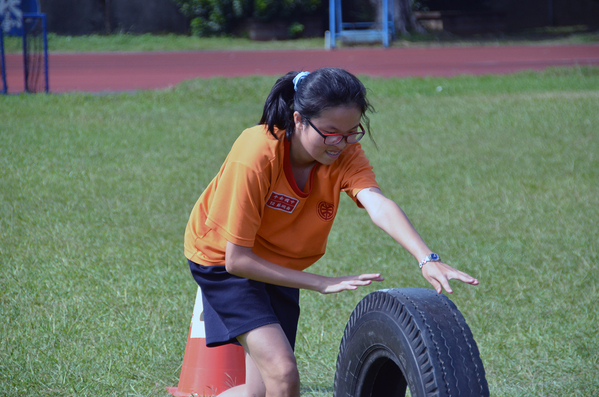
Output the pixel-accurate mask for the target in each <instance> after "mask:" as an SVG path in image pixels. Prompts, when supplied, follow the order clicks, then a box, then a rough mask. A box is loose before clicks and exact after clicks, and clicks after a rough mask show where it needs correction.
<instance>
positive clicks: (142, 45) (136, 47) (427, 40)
mask: <svg viewBox="0 0 599 397" xmlns="http://www.w3.org/2000/svg"><path fill="white" fill-rule="evenodd" d="M598 42H599V31H589V30H587V28H586V27H584V26H583V27H577V26H574V27H566V28H561V29H558V28H556V29H536V30H530V31H525V32H520V33H517V34H487V35H475V36H470V37H459V36H455V35H451V34H447V33H443V32H441V33H427V34H413V35H410V36H403V37H399V38H398V39H397V40H395V41H393V42H392V43H391V46H393V47H414V46H455V45H459V46H464V45H468V46H470V45H490V46H493V45H538V44H544V45H556V44H562V45H564V44H590V43H598ZM338 46H339V47H340V48H343V47H344V45H343V43H339V44H338ZM373 46H375V47H381V44H380V43H377V44H373ZM48 48H49V50H50V52H57V53H60V52H112V51H200V50H232V51H235V50H305V49H322V48H324V37H320V38H304V39H295V40H283V41H253V40H250V39H247V38H234V37H195V36H186V35H177V34H163V35H154V34H149V33H148V34H139V35H135V34H127V33H124V34H122V33H121V34H112V35H89V36H61V35H57V34H54V33H50V34H49V35H48ZM5 51H6V53H20V52H21V51H22V41H21V39H20V38H18V37H5Z"/></svg>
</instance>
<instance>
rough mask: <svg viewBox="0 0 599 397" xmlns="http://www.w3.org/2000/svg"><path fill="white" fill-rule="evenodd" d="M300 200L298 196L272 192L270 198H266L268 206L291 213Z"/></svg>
mask: <svg viewBox="0 0 599 397" xmlns="http://www.w3.org/2000/svg"><path fill="white" fill-rule="evenodd" d="M298 202H299V200H298V199H296V198H293V197H289V196H285V195H284V194H281V193H277V192H272V193H271V194H270V197H269V198H268V200H266V206H267V207H270V208H272V209H275V210H279V211H285V212H287V213H289V214H291V213H292V212H293V210H294V209H295V207H297V203H298Z"/></svg>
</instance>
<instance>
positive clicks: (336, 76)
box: [260, 68, 373, 140]
mask: <svg viewBox="0 0 599 397" xmlns="http://www.w3.org/2000/svg"><path fill="white" fill-rule="evenodd" d="M299 73H300V72H289V73H287V74H286V75H285V76H283V77H281V78H279V79H278V80H277V82H276V83H275V84H274V86H273V87H272V90H271V91H270V94H268V98H266V102H265V103H264V110H263V112H262V118H261V119H260V124H264V125H266V126H267V128H268V131H269V132H270V133H271V134H272V135H273V136H274V137H275V138H277V136H276V134H275V127H276V128H278V129H281V130H285V136H286V137H287V139H288V140H290V139H291V136H292V135H293V132H294V130H295V123H294V121H293V113H294V112H295V111H297V112H299V113H300V114H301V115H302V120H305V119H308V120H310V119H313V118H318V116H320V113H321V112H322V111H323V110H325V109H330V108H333V107H337V106H356V107H357V108H358V109H360V112H361V113H362V124H363V125H364V127H365V128H366V131H367V132H368V134H369V136H370V121H369V119H368V116H367V115H366V112H367V111H373V108H372V105H370V103H369V102H368V99H367V98H366V88H365V87H364V85H363V84H362V82H361V81H360V80H359V79H358V78H357V77H356V76H354V75H353V74H351V73H349V72H347V71H346V70H343V69H338V68H322V69H317V70H315V71H314V72H312V73H309V74H308V73H306V72H301V73H302V75H301V76H298V74H299ZM296 76H297V77H298V79H297V80H296V82H295V83H294V81H293V80H294V78H295V77H296ZM296 89H297V90H296ZM370 137H371V139H372V136H370ZM277 139H279V138H277Z"/></svg>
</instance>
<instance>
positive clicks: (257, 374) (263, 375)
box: [219, 324, 300, 397]
mask: <svg viewBox="0 0 599 397" xmlns="http://www.w3.org/2000/svg"><path fill="white" fill-rule="evenodd" d="M237 339H238V340H239V342H240V343H241V344H242V346H243V347H244V349H245V351H246V384H245V385H240V386H237V387H234V388H232V389H229V390H227V391H225V392H224V393H222V394H220V395H219V397H238V396H239V397H264V396H266V397H299V395H300V392H299V388H300V381H299V373H298V371H297V363H296V361H295V356H294V354H293V349H291V346H290V345H289V341H288V340H287V337H286V336H285V333H284V332H283V330H282V329H281V326H280V325H279V324H269V325H265V326H263V327H259V328H256V329H254V330H252V331H250V332H248V333H246V334H243V335H241V336H239V337H238V338H237Z"/></svg>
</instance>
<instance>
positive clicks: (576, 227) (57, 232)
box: [0, 68, 599, 397]
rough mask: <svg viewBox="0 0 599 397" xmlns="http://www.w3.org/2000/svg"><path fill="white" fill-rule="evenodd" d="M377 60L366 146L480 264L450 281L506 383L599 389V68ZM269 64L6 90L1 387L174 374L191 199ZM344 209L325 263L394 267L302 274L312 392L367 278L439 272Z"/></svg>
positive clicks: (264, 81) (115, 386)
mask: <svg viewBox="0 0 599 397" xmlns="http://www.w3.org/2000/svg"><path fill="white" fill-rule="evenodd" d="M363 81H364V82H365V84H366V85H367V87H368V88H369V91H370V97H371V100H372V102H373V104H374V105H375V107H376V109H377V113H375V114H373V115H372V117H371V119H372V126H373V132H374V136H375V139H376V141H377V143H378V145H379V148H380V149H379V150H378V151H377V150H376V149H375V148H374V145H373V144H372V143H370V142H368V140H366V143H365V144H364V147H365V150H366V151H367V154H368V155H369V157H370V159H371V162H372V164H373V166H374V168H375V171H376V173H377V178H378V181H379V183H380V184H381V186H382V188H383V190H384V191H385V192H386V194H387V195H388V196H390V197H392V198H393V199H395V200H396V201H397V202H398V203H399V204H400V205H401V206H402V208H403V209H404V210H405V211H406V212H407V214H408V215H409V216H410V218H411V220H412V222H413V223H414V224H415V226H416V227H417V229H418V230H419V231H420V233H421V234H422V236H423V237H424V238H425V240H426V241H427V242H428V244H429V245H430V247H431V248H433V249H435V250H436V251H437V252H439V253H440V254H441V255H442V257H443V258H444V259H446V260H447V261H448V262H449V263H451V264H452V265H454V266H457V267H458V268H460V269H463V270H465V271H467V272H469V273H471V274H472V275H474V276H476V277H478V278H479V279H480V281H481V284H480V286H478V287H471V286H466V285H460V284H458V283H455V282H454V283H453V284H452V285H453V287H454V290H455V292H454V294H453V295H452V296H451V299H452V300H453V301H454V302H455V303H456V305H457V306H458V308H459V309H460V310H461V311H462V313H463V314H464V316H465V318H466V320H467V322H468V324H469V325H470V327H471V329H472V332H473V334H474V337H475V339H476V340H477V343H478V346H479V348H480V351H481V355H482V358H483V361H484V363H485V369H486V371H487V379H488V381H489V384H490V388H491V395H493V396H498V397H502V396H510V397H512V396H538V397H545V396H581V397H582V396H585V397H587V396H591V395H596V394H597V392H598V391H599V377H598V375H597V374H598V373H599V333H598V331H597V330H598V328H597V323H598V321H599V308H598V307H599V305H598V301H597V300H598V297H599V291H598V287H597V286H598V285H599V272H598V271H597V262H598V259H599V255H598V247H599V227H598V226H597V220H598V219H599V184H598V183H597V181H598V180H599V155H598V153H599V138H598V135H597V131H599V69H598V68H572V69H550V70H547V71H545V72H542V73H533V72H527V73H519V74H515V75H509V76H481V77H466V76H462V77H455V78H425V79H420V78H411V79H375V78H364V79H363ZM272 84H273V79H272V78H269V77H252V78H233V79H220V78H219V79H209V80H193V81H189V82H185V83H183V84H181V85H180V86H178V87H176V88H174V89H169V90H164V91H140V92H137V93H123V94H110V95H102V96H97V95H92V94H81V93H78V94H63V95H15V96H2V97H0V109H1V110H0V114H1V119H2V124H0V142H2V144H1V145H0V290H1V291H2V293H1V294H0V357H1V360H0V395H4V396H33V395H35V396H78V397H80V396H125V395H130V396H167V394H166V392H165V391H164V387H165V386H175V385H176V384H177V382H178V376H179V372H180V366H181V362H182V359H183V352H184V349H185V343H186V338H187V331H188V327H189V321H190V317H191V312H192V309H193V302H194V298H195V290H196V286H195V284H194V281H193V280H192V278H191V277H190V275H189V272H188V269H187V266H186V264H185V260H184V258H183V252H182V244H183V232H184V228H185V224H186V221H187V217H188V215H189V212H190V210H191V207H192V206H193V204H194V202H195V200H196V199H197V197H198V196H199V194H200V193H201V191H202V189H204V188H205V187H206V185H207V184H208V183H209V182H210V180H211V178H212V177H213V175H214V174H215V173H216V172H217V170H218V168H219V166H220V164H221V162H222V160H223V159H224V157H225V156H226V154H227V151H228V149H229V147H230V145H231V144H232V142H233V141H234V140H235V138H236V136H237V135H238V134H239V132H240V131H241V129H242V128H244V127H248V126H251V125H253V124H254V123H255V122H256V121H257V120H258V118H259V114H260V112H261V107H262V103H263V100H264V98H265V96H266V95H267V93H268V91H269V89H270V87H271V85H272ZM437 87H442V88H443V89H442V90H441V91H437V89H436V88H437ZM335 222H336V224H335V227H334V228H333V232H332V234H331V236H330V239H329V250H328V252H327V254H326V255H325V257H324V258H323V259H322V260H321V261H320V262H319V263H317V264H316V265H314V266H313V268H311V270H312V271H314V272H317V273H321V274H327V275H341V274H347V273H356V272H371V271H381V272H382V273H383V274H384V276H385V277H386V281H385V282H384V283H382V284H378V285H376V286H372V287H368V288H364V289H361V290H358V291H356V292H351V293H350V292H348V293H342V294H336V295H327V296H322V295H319V294H317V293H313V292H303V293H302V298H301V300H302V317H301V320H300V329H299V335H298V345H297V357H298V362H299V365H300V372H301V376H302V390H303V395H306V396H319V397H321V396H332V384H333V377H334V368H335V360H336V355H337V351H338V347H339V343H340V340H341V336H342V333H343V329H344V327H345V322H346V321H347V318H348V317H349V314H350V312H351V311H352V310H353V308H354V307H355V305H356V304H357V302H358V301H359V300H360V299H361V298H362V297H363V296H365V294H367V293H368V292H370V291H372V290H375V289H378V288H403V287H424V288H427V287H428V285H427V283H426V281H425V280H424V279H423V278H422V277H421V276H420V272H419V271H418V268H417V264H416V263H415V260H414V259H413V258H411V257H409V255H407V254H406V253H405V252H404V251H402V249H401V248H400V247H398V246H397V244H395V243H394V242H393V241H391V239H390V238H389V237H387V236H386V235H384V234H383V232H381V231H380V230H378V229H377V228H376V227H374V226H373V225H372V224H371V222H370V221H369V219H368V217H367V215H366V213H365V212H364V211H361V210H359V209H357V208H356V207H355V206H354V205H353V204H352V203H351V202H350V200H349V199H344V200H342V206H341V208H340V211H339V216H338V218H337V220H336V221H335Z"/></svg>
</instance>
